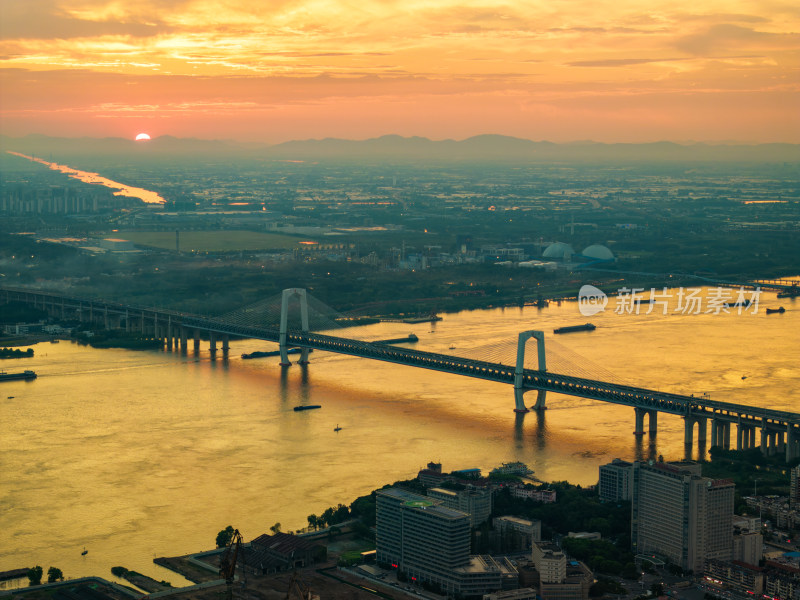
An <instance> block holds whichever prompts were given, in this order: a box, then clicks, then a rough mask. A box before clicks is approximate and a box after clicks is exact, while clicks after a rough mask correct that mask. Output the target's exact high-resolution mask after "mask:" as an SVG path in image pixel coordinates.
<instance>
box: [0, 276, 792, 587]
mask: <svg viewBox="0 0 800 600" xmlns="http://www.w3.org/2000/svg"><path fill="white" fill-rule="evenodd" d="M673 292H676V290H673ZM614 303H615V300H614V299H612V301H611V302H610V303H609V306H608V307H607V309H606V311H605V312H603V313H601V314H597V315H594V316H591V317H584V316H582V315H581V314H580V313H579V312H578V307H577V304H576V303H575V302H564V303H562V304H561V305H555V304H551V305H550V307H548V308H545V309H537V308H534V307H525V308H506V309H494V310H482V311H473V312H462V313H458V314H449V315H443V317H444V318H443V320H442V321H439V322H437V323H433V324H430V323H423V324H415V325H409V324H402V323H382V324H378V325H371V326H367V327H360V328H353V329H348V330H345V333H344V335H346V336H348V337H362V338H368V339H384V338H390V337H398V336H402V335H407V334H409V333H411V332H414V333H415V334H416V335H418V336H419V338H420V339H419V342H418V343H417V344H416V346H415V347H417V348H419V349H421V350H430V351H435V352H442V353H453V354H461V355H468V356H474V357H477V356H488V357H489V358H493V359H494V360H497V361H502V362H504V363H506V364H510V363H512V362H513V360H514V358H513V357H514V346H515V342H516V335H517V333H518V332H520V331H523V330H526V329H541V330H543V331H545V332H546V333H547V335H546V338H547V344H550V345H551V346H552V355H550V354H551V353H550V351H548V354H549V357H548V359H549V360H550V362H549V364H548V367H549V369H550V370H552V371H555V372H558V371H564V370H567V369H568V368H569V367H568V363H567V362H564V361H565V360H569V359H571V360H572V362H573V363H574V362H576V361H578V360H581V359H580V357H583V360H581V371H580V372H578V371H573V373H575V374H578V373H583V374H588V375H591V374H593V373H594V374H596V375H597V376H605V377H615V379H616V380H617V381H619V382H625V383H630V384H635V385H641V386H645V387H650V388H657V389H661V390H670V391H676V392H682V393H687V394H688V393H695V394H702V393H708V394H709V395H710V397H711V398H712V399H715V400H724V401H730V402H737V403H743V404H748V405H753V406H765V407H770V408H776V409H783V410H791V411H796V410H798V408H800V404H798V391H797V390H798V389H800V366H799V365H800V348H799V347H798V339H800V338H798V334H797V332H798V331H800V301H798V300H788V299H781V300H777V299H776V297H775V294H774V293H764V294H763V295H762V297H761V302H760V307H759V311H758V314H752V311H748V312H745V313H744V314H741V315H739V314H736V313H737V311H736V309H732V313H733V314H719V315H717V314H699V315H684V314H675V313H674V312H671V314H669V315H667V316H664V315H662V314H660V310H654V311H653V312H652V313H651V314H649V315H648V314H645V313H646V309H647V307H644V306H643V307H642V308H641V310H640V314H638V315H637V314H616V313H615V312H613V310H612V308H613V306H614ZM779 305H782V306H785V307H786V308H787V311H786V312H785V313H783V314H771V315H767V314H765V308H766V307H773V308H774V307H777V306H779ZM671 310H672V309H671ZM587 321H591V322H592V323H594V324H596V325H597V329H596V330H595V331H593V332H579V333H571V334H568V335H554V334H553V333H552V331H553V329H554V328H556V327H560V326H564V325H574V324H577V323H584V322H587ZM202 346H203V347H202V350H201V352H200V353H199V355H197V356H196V355H194V353H193V352H192V351H191V350H190V351H189V353H188V354H181V353H180V352H168V351H163V352H159V351H139V352H137V351H127V350H95V349H92V348H88V347H84V346H78V345H76V344H73V343H70V342H68V341H62V342H61V343H58V344H49V343H45V344H39V345H37V346H35V348H34V349H35V357H34V358H31V359H14V360H5V361H3V362H2V364H0V368H2V369H3V370H5V371H8V372H15V371H19V370H22V369H34V370H35V371H36V372H37V373H38V374H39V378H38V379H36V380H35V381H30V382H5V383H2V384H0V386H2V398H3V399H2V401H0V423H2V437H0V531H1V532H2V535H0V540H2V541H0V570H6V569H14V568H21V567H29V566H33V565H35V564H39V565H41V566H42V567H43V568H44V570H45V572H46V571H47V569H48V567H49V566H56V567H59V568H60V569H61V570H62V571H63V572H64V574H65V575H66V576H67V577H78V576H83V575H90V574H91V575H101V576H105V577H107V578H110V579H113V576H112V575H111V574H110V571H109V569H110V568H111V567H112V566H114V565H122V566H125V567H127V568H129V569H135V570H137V571H140V572H142V573H145V574H148V575H151V576H152V577H155V578H156V579H167V580H169V581H172V582H173V583H174V584H182V583H185V582H184V581H183V580H182V578H180V577H179V576H177V575H176V574H174V573H172V572H169V571H167V570H164V569H161V568H160V567H157V566H156V565H154V564H153V563H152V559H153V557H154V556H174V555H179V554H186V553H189V552H194V551H200V550H205V549H209V548H212V547H213V545H214V539H215V536H216V534H217V532H218V531H219V530H220V529H223V528H224V527H225V526H227V525H233V526H234V527H237V528H239V529H240V530H241V531H242V533H243V535H244V537H245V539H246V540H249V539H252V538H254V537H256V536H258V535H260V534H262V533H265V532H268V531H269V528H270V526H272V525H273V524H274V523H276V522H280V523H281V524H282V527H283V530H284V531H287V530H296V529H299V528H301V527H304V526H306V525H307V520H306V517H307V515H309V514H311V513H315V514H320V513H322V511H323V510H324V509H325V508H327V507H328V506H331V505H336V504H337V503H340V502H341V503H344V504H349V503H350V502H351V501H352V500H353V499H355V498H356V497H358V496H359V495H362V494H366V493H368V492H369V491H371V490H373V489H375V488H378V487H381V486H383V485H385V484H387V483H391V482H393V481H396V480H399V479H408V478H411V477H414V476H415V475H416V473H417V471H418V470H419V469H420V468H421V467H423V466H424V465H425V464H426V463H427V462H428V461H432V460H433V461H439V462H442V463H443V466H444V469H446V470H453V469H462V468H469V467H479V468H481V469H482V470H484V472H487V471H488V470H489V469H491V468H492V467H494V466H497V465H499V464H500V463H501V462H505V461H512V460H520V461H523V462H525V463H527V464H528V465H529V466H530V467H532V468H534V469H535V471H536V476H537V477H538V478H540V479H542V480H545V481H557V480H568V481H570V482H573V483H578V484H581V485H591V484H594V483H596V481H597V468H598V466H599V465H600V464H603V463H606V462H609V461H611V459H613V458H615V457H621V458H626V459H632V458H634V457H636V456H637V455H642V453H643V455H644V456H647V455H649V454H653V453H659V454H663V455H664V456H665V458H667V459H679V458H682V457H683V456H684V447H683V422H682V420H681V419H680V418H679V417H671V416H666V415H661V417H660V418H659V434H658V436H657V441H655V442H652V440H648V439H647V438H645V440H644V441H643V444H644V448H642V447H641V446H637V442H636V438H635V437H634V436H633V435H632V430H633V425H634V419H633V410H631V409H630V408H625V407H620V406H616V405H612V404H606V403H603V402H594V401H588V400H583V399H579V398H571V397H565V396H557V395H552V394H551V395H550V396H549V397H548V399H547V402H548V410H547V411H545V413H544V415H543V416H537V414H536V413H529V414H527V415H525V416H524V417H517V416H516V415H515V413H514V412H512V409H513V407H514V400H513V392H512V389H511V388H510V387H509V386H507V385H501V384H495V383H489V382H484V381H481V380H478V379H471V378H468V377H461V376H456V375H447V374H442V373H438V372H434V371H426V370H421V369H415V368H412V367H403V366H400V365H392V364H388V363H380V362H377V361H369V360H365V359H359V358H352V357H348V356H342V355H336V354H327V353H323V352H315V353H313V354H311V364H310V365H309V366H308V367H307V368H301V367H300V366H297V365H293V366H292V367H290V368H288V369H286V370H282V369H281V367H279V365H278V359H277V358H263V359H253V360H243V359H241V358H240V355H241V353H243V352H250V351H253V350H259V349H261V350H266V349H272V348H271V345H270V344H269V343H266V342H259V341H256V340H238V341H234V342H232V344H231V346H232V350H231V352H230V357H229V358H228V359H222V358H221V357H218V358H217V359H212V357H211V356H210V355H209V352H208V343H207V342H203V345H202ZM531 352H532V354H533V348H531ZM559 357H561V358H559ZM534 362H535V361H534ZM526 401H527V403H528V405H532V404H533V403H534V401H535V393H529V394H528V395H527V396H526ZM301 403H307V404H320V405H322V408H321V409H319V410H309V411H304V412H295V411H293V410H292V408H293V407H294V406H295V405H297V404H301ZM337 425H338V426H340V427H341V428H342V429H341V431H339V432H335V431H334V428H335V427H336V426H337ZM695 456H696V452H695ZM84 547H85V548H86V549H87V550H88V554H87V555H86V556H81V551H82V550H83V548H84Z"/></svg>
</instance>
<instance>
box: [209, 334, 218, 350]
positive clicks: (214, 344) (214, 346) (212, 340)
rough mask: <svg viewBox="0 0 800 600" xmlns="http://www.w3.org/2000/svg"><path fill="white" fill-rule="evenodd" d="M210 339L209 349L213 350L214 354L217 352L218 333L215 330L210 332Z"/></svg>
mask: <svg viewBox="0 0 800 600" xmlns="http://www.w3.org/2000/svg"><path fill="white" fill-rule="evenodd" d="M208 341H209V343H210V346H209V348H208V349H209V351H210V352H211V354H212V356H213V355H214V354H215V353H216V352H217V334H216V333H214V332H213V331H209V332H208Z"/></svg>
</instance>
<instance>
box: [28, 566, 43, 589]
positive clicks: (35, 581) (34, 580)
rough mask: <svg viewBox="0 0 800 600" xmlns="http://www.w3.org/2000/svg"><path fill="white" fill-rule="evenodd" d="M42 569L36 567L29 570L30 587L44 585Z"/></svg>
mask: <svg viewBox="0 0 800 600" xmlns="http://www.w3.org/2000/svg"><path fill="white" fill-rule="evenodd" d="M42 573H43V571H42V567H40V566H39V565H36V566H35V567H33V568H32V569H28V580H29V581H30V585H41V583H42Z"/></svg>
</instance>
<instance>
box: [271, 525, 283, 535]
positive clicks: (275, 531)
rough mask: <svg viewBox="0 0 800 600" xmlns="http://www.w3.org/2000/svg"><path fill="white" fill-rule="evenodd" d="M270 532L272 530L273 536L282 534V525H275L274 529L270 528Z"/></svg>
mask: <svg viewBox="0 0 800 600" xmlns="http://www.w3.org/2000/svg"><path fill="white" fill-rule="evenodd" d="M269 530H270V531H271V532H272V533H273V534H276V533H280V532H281V524H280V523H275V525H273V526H272V527H270V528H269Z"/></svg>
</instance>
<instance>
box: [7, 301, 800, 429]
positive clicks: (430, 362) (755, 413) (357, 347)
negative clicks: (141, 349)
mask: <svg viewBox="0 0 800 600" xmlns="http://www.w3.org/2000/svg"><path fill="white" fill-rule="evenodd" d="M0 291H1V292H3V293H4V294H5V295H6V298H7V299H9V298H13V299H19V300H23V301H30V300H31V299H33V301H34V302H36V301H37V299H38V300H39V301H40V302H42V304H44V303H45V302H50V303H52V304H51V305H52V306H56V307H62V308H66V307H68V308H70V309H75V310H81V311H83V310H90V311H94V310H97V311H102V312H104V313H112V314H118V315H130V314H139V315H140V318H141V319H142V320H144V319H145V318H147V319H148V320H150V321H152V322H157V321H159V320H160V321H161V323H164V322H166V321H169V322H171V324H172V325H173V326H184V327H187V328H193V329H198V330H204V331H209V332H215V333H217V334H222V335H229V336H238V337H246V338H255V339H262V340H268V341H272V342H276V343H278V342H279V340H280V332H279V330H278V329H276V328H269V327H252V326H243V325H236V324H232V323H226V322H224V321H219V320H215V319H209V318H206V317H202V316H198V315H189V314H186V313H181V312H178V311H172V310H165V309H157V308H152V307H141V306H135V305H127V304H121V303H115V302H105V301H99V300H95V299H88V298H78V297H71V296H65V295H60V294H55V293H51V292H45V291H38V290H28V289H24V288H11V287H3V288H0ZM287 344H289V345H292V346H300V347H307V348H313V349H315V350H327V351H329V352H337V353H340V354H348V355H351V356H358V357H362V358H369V359H373V360H381V361H385V362H391V363H396V364H402V365H408V366H414V367H419V368H425V369H431V370H436V371H441V372H445V373H452V374H456V375H466V376H468V377H476V378H479V379H484V380H488V381H496V382H498V383H506V384H512V385H514V383H515V368H514V366H511V365H503V364H501V363H492V362H487V361H480V360H473V359H467V358H461V357H457V356H450V355H446V354H437V353H433V352H425V351H422V350H414V349H410V348H399V347H395V346H391V345H387V344H380V343H375V342H363V341H359V340H352V339H347V338H340V337H334V336H328V335H322V334H317V333H308V332H290V333H289V334H288V335H287ZM521 386H522V388H523V389H525V390H545V391H550V392H555V393H559V394H566V395H570V396H578V397H581V398H588V399H592V400H601V401H603V402H611V403H614V404H621V405H625V406H631V407H635V408H642V409H647V410H656V411H660V412H666V413H671V414H675V415H683V416H688V415H692V416H696V417H712V418H721V419H725V420H730V421H746V422H748V423H751V424H752V423H753V422H755V421H759V422H760V423H761V424H762V425H764V426H767V425H769V424H790V425H793V426H795V425H800V414H799V413H793V412H786V411H776V410H772V409H767V408H758V407H751V406H744V405H741V404H735V403H731V402H720V401H715V400H710V399H707V398H702V397H695V396H685V395H681V394H671V393H667V392H660V391H655V390H650V389H646V388H638V387H633V386H625V385H619V384H615V383H609V382H604V381H596V380H592V379H583V378H580V377H573V376H570V375H563V374H558V373H551V372H543V371H538V370H534V369H524V370H523V372H522V377H521Z"/></svg>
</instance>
